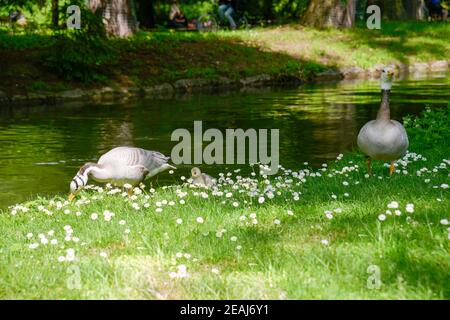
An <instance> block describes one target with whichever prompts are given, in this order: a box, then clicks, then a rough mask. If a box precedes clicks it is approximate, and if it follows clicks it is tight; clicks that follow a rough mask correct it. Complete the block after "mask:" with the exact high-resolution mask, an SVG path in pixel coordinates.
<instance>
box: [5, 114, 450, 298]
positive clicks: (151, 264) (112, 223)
mask: <svg viewBox="0 0 450 320" xmlns="http://www.w3.org/2000/svg"><path fill="white" fill-rule="evenodd" d="M449 115H450V106H449V107H448V108H447V109H445V108H444V109H440V110H436V111H432V112H431V111H427V112H425V113H424V115H423V116H422V117H421V118H418V119H412V118H407V119H405V123H406V125H407V126H408V128H407V130H408V134H409V137H410V140H411V146H410V152H409V153H408V154H407V155H406V156H405V158H404V159H403V160H402V161H399V162H398V167H397V169H398V172H397V173H395V174H394V175H393V176H392V177H389V175H388V169H387V168H386V167H385V166H384V165H383V164H381V163H377V164H376V165H375V167H374V172H375V175H374V176H372V177H366V176H365V173H366V170H365V165H364V161H363V157H362V156H361V155H359V154H357V153H351V154H347V155H345V156H338V157H337V159H336V161H334V162H332V163H329V164H328V165H327V166H325V165H324V166H323V167H322V168H306V167H305V169H303V170H301V171H299V172H297V173H296V174H293V173H292V172H291V171H289V170H286V169H283V170H280V171H279V173H278V175H277V176H276V177H271V178H270V179H269V180H267V181H266V179H265V178H264V177H263V176H261V175H260V174H259V172H258V171H259V170H256V173H255V175H254V176H253V175H250V176H249V177H248V179H244V178H241V179H239V178H238V177H237V176H238V175H239V172H231V173H230V176H228V174H225V175H224V177H223V178H222V179H221V180H220V181H219V182H220V183H219V188H218V190H216V192H213V191H212V190H208V189H201V188H191V187H189V186H188V185H185V184H183V181H179V183H176V184H174V185H172V186H166V187H157V188H156V189H150V188H145V189H144V192H143V193H141V192H140V191H139V190H137V192H136V194H135V196H134V197H132V198H130V197H128V196H127V195H124V196H122V195H121V192H122V191H120V190H118V191H112V190H113V189H107V188H106V189H99V188H98V187H93V188H92V189H90V190H86V191H83V193H82V194H81V195H80V197H79V198H78V201H77V202H72V203H68V202H65V199H66V196H65V195H61V196H55V197H54V198H52V199H45V198H39V199H36V200H34V201H31V202H27V203H24V204H20V205H16V206H15V207H12V208H11V209H10V210H8V211H4V212H2V213H0V253H1V257H2V258H1V259H0V288H2V290H0V298H3V299H6V298H29V299H94V298H96V299H141V298H143V299H181V298H185V299H200V298H203V299H311V298H313V299H316V298H317V299H319V298H320V299H352V298H355V299H449V298H450V273H449V270H450V255H449V253H450V252H449V244H450V239H449V233H450V231H449V229H448V227H449V226H448V225H445V223H446V221H445V220H444V219H449V220H450V217H449V211H448V208H449V201H450V198H449V196H448V192H449V189H448V185H447V184H448V178H449V169H448V168H449V166H450V161H449V160H448V158H446V157H448V151H449V145H448V141H450V140H449V132H450V131H449V130H448V129H449V128H450V123H449V119H450V118H449ZM424 168H426V169H424ZM255 169H256V168H255ZM419 171H420V173H417V172H419ZM229 179H231V180H232V181H233V183H231V182H230V180H229ZM303 179H304V180H303ZM270 186H271V188H273V189H274V191H273V195H274V197H273V198H272V199H271V198H270V196H269V194H268V193H270V191H269V189H268V187H270ZM253 188H254V190H255V192H254V193H252V195H249V191H250V190H251V189H253ZM114 192H118V193H116V194H109V193H114ZM218 192H219V193H218ZM220 192H222V193H220ZM229 192H230V193H232V196H231V197H227V196H226V194H227V193H229ZM333 195H335V197H333ZM261 196H263V197H264V199H265V201H264V202H263V203H260V201H258V199H259V198H260V197H261ZM297 197H298V198H297ZM171 201H173V203H172V202H171ZM393 201H395V202H397V203H398V209H395V208H391V209H389V210H391V212H392V214H387V213H386V210H387V209H388V207H387V206H388V205H390V206H395V203H393ZM234 202H236V203H237V205H238V206H237V207H235V205H233V203H234ZM408 204H412V205H413V207H412V206H411V205H408ZM137 206H138V208H137ZM158 208H160V209H158ZM407 208H408V210H407ZM412 209H413V210H412ZM395 210H400V211H401V214H400V215H396V213H395ZM105 211H106V212H105ZM158 211H161V212H158ZM328 211H330V212H328ZM410 211H413V212H410ZM77 212H79V214H77ZM110 212H113V213H114V215H113V216H111V214H110ZM50 213H51V215H50ZM93 213H97V214H98V218H97V219H96V220H93V217H92V214H93ZM253 214H254V215H253ZM381 214H384V215H385V217H386V219H385V220H384V221H382V220H380V215H381ZM327 215H328V217H327ZM330 215H332V218H331V219H329V216H330ZM198 217H202V220H199V219H198ZM244 217H245V218H244ZM178 219H182V222H181V224H178V223H177V220H178ZM254 221H257V223H256V224H255V223H254ZM178 222H180V221H178ZM201 222H202V223H201ZM50 230H53V231H54V234H52V232H50V234H49V233H48V232H49V231H50ZM28 233H32V236H30V238H28V237H27V234H28ZM39 234H42V235H41V236H39ZM67 236H69V237H68V238H66V237H67ZM44 238H45V239H47V240H48V241H51V240H52V239H57V241H58V243H57V244H56V245H52V244H43V243H42V241H44V242H45V240H42V239H44ZM65 238H66V239H65ZM35 243H37V244H39V246H38V247H36V248H30V245H32V244H35ZM68 249H73V250H74V251H73V252H74V254H73V255H72V253H73V252H72V251H71V250H69V252H68V251H67V250H68ZM59 257H65V259H66V261H63V262H60V261H58V258H59ZM60 259H62V258H60ZM378 280H379V281H378Z"/></svg>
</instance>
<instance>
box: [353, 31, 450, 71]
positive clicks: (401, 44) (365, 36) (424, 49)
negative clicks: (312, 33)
mask: <svg viewBox="0 0 450 320" xmlns="http://www.w3.org/2000/svg"><path fill="white" fill-rule="evenodd" d="M346 32H347V33H348V34H349V35H350V36H351V38H352V44H353V45H354V46H355V47H359V46H368V47H370V48H372V49H384V50H386V51H388V52H389V53H390V54H391V55H392V56H394V57H395V59H396V60H398V61H400V62H401V63H404V64H410V63H411V59H410V55H415V56H419V55H427V56H430V57H432V58H434V59H437V60H441V59H448V58H449V50H448V47H447V46H445V45H443V44H439V43H436V41H435V40H433V39H434V38H439V39H446V38H447V39H448V38H449V37H450V27H448V25H446V24H435V23H426V22H410V23H408V22H406V23H405V22H404V23H395V22H383V24H382V29H381V30H368V29H367V28H366V27H365V26H362V25H361V26H358V27H355V28H352V29H348V30H347V31H346ZM426 38H429V40H428V39H426ZM427 40H428V41H427ZM443 43H444V41H443Z"/></svg>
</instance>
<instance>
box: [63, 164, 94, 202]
mask: <svg viewBox="0 0 450 320" xmlns="http://www.w3.org/2000/svg"><path fill="white" fill-rule="evenodd" d="M94 165H95V164H94V163H86V164H85V165H84V166H82V167H81V168H80V170H78V172H77V174H76V175H75V177H73V179H72V181H71V182H70V185H69V188H70V194H69V200H70V201H71V200H73V199H74V198H75V196H76V194H77V193H78V192H79V191H81V190H82V189H83V188H84V187H85V186H86V185H87V182H88V179H89V177H88V174H89V172H90V171H91V170H92V168H93V166H94Z"/></svg>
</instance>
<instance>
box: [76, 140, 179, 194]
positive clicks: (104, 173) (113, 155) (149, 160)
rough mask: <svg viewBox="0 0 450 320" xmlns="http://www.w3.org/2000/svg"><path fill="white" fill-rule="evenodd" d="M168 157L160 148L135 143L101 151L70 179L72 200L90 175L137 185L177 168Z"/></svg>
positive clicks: (116, 182)
mask: <svg viewBox="0 0 450 320" xmlns="http://www.w3.org/2000/svg"><path fill="white" fill-rule="evenodd" d="M169 159H170V158H169V157H166V156H164V155H163V154H162V153H160V152H157V151H149V150H144V149H141V148H134V147H117V148H114V149H112V150H110V151H108V152H107V153H105V154H104V155H102V156H101V157H100V159H99V160H98V162H97V163H92V162H88V163H86V164H84V165H83V166H82V167H81V168H80V170H78V172H77V174H76V175H75V177H74V178H73V179H72V181H71V182H70V191H71V193H70V195H69V200H72V199H73V198H75V195H76V193H77V192H79V191H80V190H81V189H83V187H85V186H86V184H87V182H88V179H89V178H92V179H94V180H95V181H97V182H101V183H107V182H108V183H112V184H113V185H116V186H119V187H120V186H124V185H125V184H130V185H131V186H133V187H134V186H136V185H138V184H139V183H140V182H142V181H144V180H145V179H148V178H150V177H153V176H155V175H157V174H158V173H160V172H162V171H164V170H167V169H175V167H174V166H171V165H170V164H168V163H167V161H168V160H169Z"/></svg>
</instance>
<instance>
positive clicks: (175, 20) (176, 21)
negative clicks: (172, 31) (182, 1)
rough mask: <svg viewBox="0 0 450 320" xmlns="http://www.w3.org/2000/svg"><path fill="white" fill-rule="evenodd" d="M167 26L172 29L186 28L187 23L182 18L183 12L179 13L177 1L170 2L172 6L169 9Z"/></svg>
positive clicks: (184, 18)
mask: <svg viewBox="0 0 450 320" xmlns="http://www.w3.org/2000/svg"><path fill="white" fill-rule="evenodd" d="M169 25H170V26H171V27H173V28H177V29H178V28H187V27H188V21H187V19H186V17H185V16H184V13H183V11H181V9H180V6H179V5H178V1H177V0H173V1H172V6H171V7H170V13H169Z"/></svg>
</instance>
